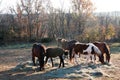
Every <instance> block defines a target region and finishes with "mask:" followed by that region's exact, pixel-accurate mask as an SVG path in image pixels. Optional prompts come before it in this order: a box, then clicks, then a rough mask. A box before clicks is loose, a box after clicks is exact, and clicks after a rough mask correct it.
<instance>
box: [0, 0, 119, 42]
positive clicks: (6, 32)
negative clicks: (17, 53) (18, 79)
mask: <svg viewBox="0 0 120 80" xmlns="http://www.w3.org/2000/svg"><path fill="white" fill-rule="evenodd" d="M71 2H72V3H71V5H72V9H70V10H68V12H66V11H65V10H64V8H60V9H56V8H54V7H53V6H52V5H51V2H50V0H20V3H17V4H16V7H10V9H9V11H8V13H6V14H3V13H2V11H0V12H1V14H0V44H6V43H11V42H12V43H13V42H35V41H38V42H39V41H41V40H42V39H43V40H45V39H46V40H47V39H48V41H49V40H55V39H56V38H66V39H77V40H79V41H81V42H93V41H113V42H116V41H120V12H106V13H93V12H94V5H93V4H92V3H91V1H90V0H71Z"/></svg>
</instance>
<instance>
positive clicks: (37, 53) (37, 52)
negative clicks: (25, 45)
mask: <svg viewBox="0 0 120 80" xmlns="http://www.w3.org/2000/svg"><path fill="white" fill-rule="evenodd" d="M44 54H45V48H44V46H43V45H42V44H38V43H35V44H33V47H32V61H33V64H34V66H35V65H36V64H35V57H37V58H38V61H39V66H40V71H41V70H44Z"/></svg>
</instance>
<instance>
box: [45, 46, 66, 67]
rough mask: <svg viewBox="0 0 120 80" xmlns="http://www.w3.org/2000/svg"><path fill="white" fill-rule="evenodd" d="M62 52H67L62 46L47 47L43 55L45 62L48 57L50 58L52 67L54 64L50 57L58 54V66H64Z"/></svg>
mask: <svg viewBox="0 0 120 80" xmlns="http://www.w3.org/2000/svg"><path fill="white" fill-rule="evenodd" d="M63 54H65V55H67V52H66V51H64V50H63V49H62V48H58V47H56V48H47V49H46V53H45V56H46V60H45V64H46V63H47V61H48V58H50V59H51V62H52V67H53V66H54V65H53V60H52V58H55V57H57V56H58V57H59V58H60V64H59V68H60V67H61V64H62V66H63V67H64V59H63Z"/></svg>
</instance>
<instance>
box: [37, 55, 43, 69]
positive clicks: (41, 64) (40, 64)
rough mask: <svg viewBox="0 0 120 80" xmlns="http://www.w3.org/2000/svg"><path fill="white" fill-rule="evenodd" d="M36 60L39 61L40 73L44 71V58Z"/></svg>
mask: <svg viewBox="0 0 120 80" xmlns="http://www.w3.org/2000/svg"><path fill="white" fill-rule="evenodd" d="M38 60H39V66H40V71H41V70H44V57H41V58H38Z"/></svg>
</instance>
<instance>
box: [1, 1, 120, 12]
mask: <svg viewBox="0 0 120 80" xmlns="http://www.w3.org/2000/svg"><path fill="white" fill-rule="evenodd" d="M17 1H18V0H2V3H1V6H0V9H1V8H4V10H7V9H8V8H9V7H10V6H14V5H15V4H16V2H17ZM91 1H92V2H93V4H94V5H95V7H96V12H108V11H120V0H91ZM52 2H53V5H54V6H55V7H59V6H61V4H64V6H63V7H64V8H68V7H69V6H70V5H69V2H68V0H52Z"/></svg>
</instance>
